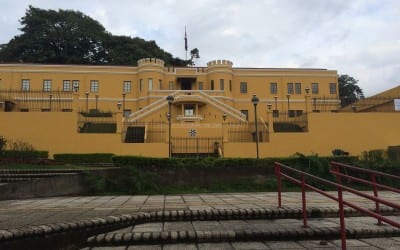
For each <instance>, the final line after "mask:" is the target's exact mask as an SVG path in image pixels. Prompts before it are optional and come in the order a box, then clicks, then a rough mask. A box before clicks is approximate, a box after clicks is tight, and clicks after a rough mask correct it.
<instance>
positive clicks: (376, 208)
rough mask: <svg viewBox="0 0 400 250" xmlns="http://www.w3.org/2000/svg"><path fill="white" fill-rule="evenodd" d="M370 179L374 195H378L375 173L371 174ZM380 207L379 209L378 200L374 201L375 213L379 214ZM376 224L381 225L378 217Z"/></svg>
mask: <svg viewBox="0 0 400 250" xmlns="http://www.w3.org/2000/svg"><path fill="white" fill-rule="evenodd" d="M371 181H372V183H373V185H372V186H373V188H374V196H375V197H378V187H377V186H376V177H375V174H371ZM379 211H380V209H379V202H378V201H375V213H377V214H380V212H379ZM378 225H379V226H381V225H382V221H381V220H380V219H378Z"/></svg>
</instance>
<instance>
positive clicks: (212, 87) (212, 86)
mask: <svg viewBox="0 0 400 250" xmlns="http://www.w3.org/2000/svg"><path fill="white" fill-rule="evenodd" d="M211 90H214V80H211Z"/></svg>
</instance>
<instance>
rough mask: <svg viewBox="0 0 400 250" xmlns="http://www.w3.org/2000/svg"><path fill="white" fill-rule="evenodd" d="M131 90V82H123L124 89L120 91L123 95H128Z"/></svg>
mask: <svg viewBox="0 0 400 250" xmlns="http://www.w3.org/2000/svg"><path fill="white" fill-rule="evenodd" d="M131 90H132V82H131V81H124V87H123V89H122V92H123V93H130V92H131Z"/></svg>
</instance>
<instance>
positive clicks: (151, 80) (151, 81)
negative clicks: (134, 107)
mask: <svg viewBox="0 0 400 250" xmlns="http://www.w3.org/2000/svg"><path fill="white" fill-rule="evenodd" d="M150 90H153V79H152V78H149V91H150Z"/></svg>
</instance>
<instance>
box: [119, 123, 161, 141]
mask: <svg viewBox="0 0 400 250" xmlns="http://www.w3.org/2000/svg"><path fill="white" fill-rule="evenodd" d="M128 127H142V128H144V129H145V138H144V142H149V143H154V142H166V141H167V137H168V135H167V132H168V122H124V124H123V128H122V141H125V139H126V138H125V137H126V131H127V129H128Z"/></svg>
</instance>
